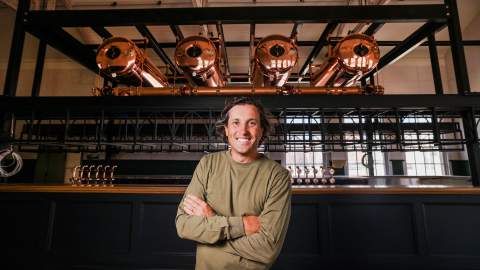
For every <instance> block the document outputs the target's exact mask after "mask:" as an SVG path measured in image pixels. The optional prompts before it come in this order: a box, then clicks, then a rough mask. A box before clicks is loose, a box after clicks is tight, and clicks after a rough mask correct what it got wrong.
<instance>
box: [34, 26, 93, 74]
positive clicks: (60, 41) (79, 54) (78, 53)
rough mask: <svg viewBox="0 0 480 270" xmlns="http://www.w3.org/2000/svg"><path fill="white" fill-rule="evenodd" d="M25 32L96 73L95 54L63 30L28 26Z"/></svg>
mask: <svg viewBox="0 0 480 270" xmlns="http://www.w3.org/2000/svg"><path fill="white" fill-rule="evenodd" d="M27 31H28V32H30V33H31V34H33V35H35V36H36V37H37V38H39V39H41V40H43V41H45V42H46V43H47V44H48V45H50V46H51V47H53V48H55V49H57V50H59V51H60V52H61V53H63V54H65V55H66V56H68V57H70V58H71V59H73V60H75V61H77V62H78V63H80V64H81V65H83V66H84V67H86V68H88V69H89V70H91V71H93V72H94V73H98V67H97V63H96V61H95V57H96V55H95V53H94V52H93V51H92V50H91V49H89V48H88V47H87V46H85V45H83V44H82V43H81V42H80V41H78V40H77V39H75V38H74V37H72V36H71V35H70V34H69V33H67V32H65V31H64V30H63V29H61V28H55V27H48V28H44V27H35V26H34V25H30V24H29V25H27Z"/></svg>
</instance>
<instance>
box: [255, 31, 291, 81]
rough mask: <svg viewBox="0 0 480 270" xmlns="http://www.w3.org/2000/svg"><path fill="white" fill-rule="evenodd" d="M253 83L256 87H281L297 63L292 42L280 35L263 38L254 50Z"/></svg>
mask: <svg viewBox="0 0 480 270" xmlns="http://www.w3.org/2000/svg"><path fill="white" fill-rule="evenodd" d="M254 59H255V61H254V68H253V83H254V84H255V85H256V86H279V87H280V86H283V85H284V84H285V83H286V82H287V80H288V76H289V75H290V72H291V71H292V69H293V67H294V66H295V64H296V63H297V61H298V48H297V46H296V45H295V43H294V41H293V40H292V39H290V38H288V37H284V36H281V35H271V36H267V37H265V38H263V39H262V40H261V41H260V42H259V43H258V45H257V47H256V48H255V55H254Z"/></svg>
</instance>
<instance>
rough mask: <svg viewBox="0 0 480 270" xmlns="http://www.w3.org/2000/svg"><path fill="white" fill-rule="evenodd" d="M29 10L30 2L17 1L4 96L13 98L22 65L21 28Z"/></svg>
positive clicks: (22, 35)
mask: <svg viewBox="0 0 480 270" xmlns="http://www.w3.org/2000/svg"><path fill="white" fill-rule="evenodd" d="M29 8H30V0H24V1H18V7H17V15H16V17H15V27H14V30H13V38H12V46H11V47H10V56H9V58H8V67H7V74H6V77H5V87H4V91H5V92H4V93H3V95H4V96H15V94H16V91H17V85H18V77H19V74H20V64H21V63H22V54H23V43H24V41H25V28H24V26H23V23H24V18H25V15H26V14H27V13H28V10H29Z"/></svg>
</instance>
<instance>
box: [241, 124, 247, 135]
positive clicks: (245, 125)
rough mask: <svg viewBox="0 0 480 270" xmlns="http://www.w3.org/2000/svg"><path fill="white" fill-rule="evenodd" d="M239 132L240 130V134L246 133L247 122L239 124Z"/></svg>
mask: <svg viewBox="0 0 480 270" xmlns="http://www.w3.org/2000/svg"><path fill="white" fill-rule="evenodd" d="M240 132H242V134H247V133H248V123H244V124H241V125H240Z"/></svg>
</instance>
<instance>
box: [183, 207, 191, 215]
mask: <svg viewBox="0 0 480 270" xmlns="http://www.w3.org/2000/svg"><path fill="white" fill-rule="evenodd" d="M183 211H185V213H187V214H189V215H193V211H192V210H191V209H190V208H188V207H186V206H185V205H184V206H183Z"/></svg>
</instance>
